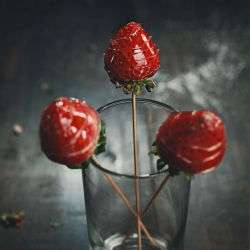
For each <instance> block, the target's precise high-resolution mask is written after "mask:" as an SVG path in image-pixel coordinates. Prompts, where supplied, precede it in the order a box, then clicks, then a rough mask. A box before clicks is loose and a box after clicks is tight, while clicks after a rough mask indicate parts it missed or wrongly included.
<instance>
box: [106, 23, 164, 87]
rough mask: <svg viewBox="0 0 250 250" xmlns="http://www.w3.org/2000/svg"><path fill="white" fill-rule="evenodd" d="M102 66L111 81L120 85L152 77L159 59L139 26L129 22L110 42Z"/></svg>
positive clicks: (154, 47)
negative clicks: (103, 65)
mask: <svg viewBox="0 0 250 250" xmlns="http://www.w3.org/2000/svg"><path fill="white" fill-rule="evenodd" d="M104 64H105V67H104V68H105V70H106V71H107V73H108V75H109V76H110V78H111V80H115V81H117V82H120V83H122V82H127V81H137V80H143V79H147V78H149V77H152V76H153V75H154V74H155V73H156V71H157V70H158V68H159V66H160V57H159V52H158V49H157V48H156V46H155V44H154V43H153V42H152V40H151V37H150V36H149V35H148V34H147V33H146V31H145V30H144V29H143V28H142V27H141V25H140V24H138V23H136V22H130V23H128V24H127V25H125V26H124V27H122V28H121V29H120V30H119V31H118V33H117V34H116V35H115V37H114V38H113V39H112V40H111V42H110V44H109V46H108V48H107V50H106V53H105V54H104Z"/></svg>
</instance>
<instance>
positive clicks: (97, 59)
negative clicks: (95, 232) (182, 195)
mask: <svg viewBox="0 0 250 250" xmlns="http://www.w3.org/2000/svg"><path fill="white" fill-rule="evenodd" d="M130 21H136V22H139V23H141V24H142V27H143V28H145V29H146V30H147V32H148V33H149V34H150V35H152V36H153V41H154V42H155V43H156V45H157V47H158V48H159V49H160V55H161V67H160V69H159V72H158V73H157V74H156V75H155V76H154V78H153V79H154V81H155V82H156V84H157V87H156V88H155V90H154V91H153V92H152V93H151V94H148V93H146V92H145V91H144V92H143V93H142V95H141V97H146V98H151V99H155V100H158V101H162V102H166V103H168V104H170V105H172V106H174V107H175V108H176V109H179V110H192V109H211V110H214V111H216V112H217V113H218V114H219V115H220V116H221V117H222V118H223V120H224V122H225V124H226V130H227V137H228V147H227V152H226V155H225V157H224V159H223V162H222V163H221V165H220V167H219V168H218V169H216V170H215V171H213V172H212V173H210V174H207V175H203V176H198V177H197V178H196V179H195V180H194V181H193V183H192V191H191V198H190V206H189V214H188V223H187V233H186V247H185V250H200V249H202V250H235V249H239V250H247V249H249V166H250V162H249V153H250V152H249V148H250V145H249V142H250V118H249V110H250V105H249V93H250V92H249V91H250V86H249V72H250V71H249V3H248V1H246V0H238V1H232V0H231V1H226V0H219V1H215V0H214V1H198V0H191V1H187V0H176V1H174V0H171V1H165V0H155V1H146V0H144V1H143V0H137V1H119V0H105V1H104V0H102V1H98V0H96V1H95V0H88V1H55V0H54V1H48V0H44V1H27V0H23V1H13V0H10V1H3V0H1V1H0V214H3V213H5V212H6V211H8V210H9V209H14V210H16V211H19V210H24V211H25V218H24V220H23V225H22V227H21V228H20V229H15V228H9V229H6V228H4V227H2V226H1V227H0V249H1V250H9V249H11V250H12V249H13V250H17V249H18V250H19V249H20V250H33V249H36V250H40V249H41V250H43V249H48V250H54V249H60V250H63V249H72V250H73V249H74V250H78V249H83V250H87V249H88V240H87V231H86V217H85V210H84V197H83V190H82V177H81V172H80V171H77V170H76V171H73V170H69V169H67V168H66V167H64V166H61V165H58V164H55V163H52V162H50V161H49V160H47V159H46V157H45V156H44V155H43V154H42V153H41V151H40V149H39V141H38V133H37V130H38V124H39V119H40V114H41V112H42V110H43V108H44V107H45V106H46V105H47V104H48V103H49V102H51V101H52V100H54V99H55V98H57V97H59V96H61V95H66V96H71V97H76V98H80V99H84V100H86V101H87V102H89V103H90V104H91V105H93V106H94V107H96V108H97V107H99V106H101V105H103V104H105V103H107V102H110V101H114V100H117V99H119V98H127V96H125V95H124V94H123V93H122V90H120V89H119V90H116V89H115V88H114V86H113V84H111V83H110V82H109V78H108V75H107V74H106V72H105V71H104V69H103V52H105V50H106V48H107V46H108V43H109V41H110V39H111V38H112V37H113V36H114V35H115V33H116V32H117V30H118V29H119V28H120V27H122V26H123V25H125V24H127V23H128V22H130ZM15 123H21V124H23V126H24V132H23V133H22V134H20V135H19V136H17V135H15V134H14V133H13V129H12V128H13V125H14V124H15ZM53 223H59V224H58V225H59V227H58V228H56V227H55V226H56V224H53Z"/></svg>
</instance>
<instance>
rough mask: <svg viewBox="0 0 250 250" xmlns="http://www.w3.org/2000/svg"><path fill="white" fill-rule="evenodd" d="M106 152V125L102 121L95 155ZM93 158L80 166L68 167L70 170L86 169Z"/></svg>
mask: <svg viewBox="0 0 250 250" xmlns="http://www.w3.org/2000/svg"><path fill="white" fill-rule="evenodd" d="M105 150H106V124H105V123H104V122H103V121H101V130H100V135H99V139H98V142H97V146H96V148H95V151H94V154H95V155H99V154H100V153H102V152H105ZM92 160H93V159H92V156H91V157H89V159H87V160H86V161H84V162H82V163H80V164H75V165H67V167H68V168H70V169H86V168H87V167H88V166H89V164H90V163H91V162H92Z"/></svg>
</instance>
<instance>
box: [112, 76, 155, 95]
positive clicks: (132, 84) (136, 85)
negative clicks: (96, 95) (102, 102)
mask: <svg viewBox="0 0 250 250" xmlns="http://www.w3.org/2000/svg"><path fill="white" fill-rule="evenodd" d="M110 81H111V82H112V83H114V84H115V86H116V88H122V87H123V92H124V93H125V94H126V95H129V94H131V93H132V92H134V93H135V94H136V95H139V94H140V93H141V90H142V88H143V87H145V88H146V90H147V91H148V92H151V91H152V89H153V88H154V87H155V86H156V84H155V83H154V82H153V81H152V80H147V79H144V80H138V81H132V80H131V81H127V82H119V81H116V80H114V79H112V78H111V79H110Z"/></svg>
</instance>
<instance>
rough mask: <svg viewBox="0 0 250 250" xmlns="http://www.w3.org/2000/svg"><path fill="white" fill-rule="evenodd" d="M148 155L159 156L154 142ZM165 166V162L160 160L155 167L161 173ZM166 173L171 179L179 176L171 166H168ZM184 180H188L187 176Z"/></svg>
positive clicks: (177, 171) (178, 172)
mask: <svg viewBox="0 0 250 250" xmlns="http://www.w3.org/2000/svg"><path fill="white" fill-rule="evenodd" d="M148 154H149V155H156V156H159V154H158V150H157V147H156V142H155V141H154V142H153V144H152V146H151V150H150V151H149V153H148ZM166 165H167V163H166V162H165V161H163V160H162V159H161V158H159V159H157V161H156V167H157V171H158V172H159V171H161V170H162V169H163V168H164V167H165V166H166ZM168 172H169V175H170V176H172V177H173V176H175V175H179V174H180V171H179V170H177V169H176V168H174V167H171V166H168ZM186 180H188V179H187V176H186Z"/></svg>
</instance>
